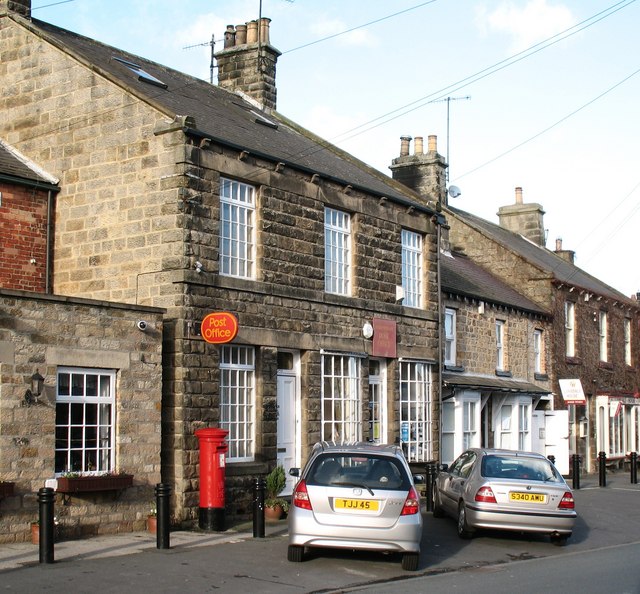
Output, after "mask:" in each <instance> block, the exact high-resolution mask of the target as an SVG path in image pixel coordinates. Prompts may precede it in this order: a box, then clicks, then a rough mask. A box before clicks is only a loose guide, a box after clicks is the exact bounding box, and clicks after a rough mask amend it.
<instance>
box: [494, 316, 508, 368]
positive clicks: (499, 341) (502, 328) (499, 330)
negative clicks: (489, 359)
mask: <svg viewBox="0 0 640 594" xmlns="http://www.w3.org/2000/svg"><path fill="white" fill-rule="evenodd" d="M505 332H506V324H505V322H504V320H496V369H497V370H498V371H504V346H505Z"/></svg>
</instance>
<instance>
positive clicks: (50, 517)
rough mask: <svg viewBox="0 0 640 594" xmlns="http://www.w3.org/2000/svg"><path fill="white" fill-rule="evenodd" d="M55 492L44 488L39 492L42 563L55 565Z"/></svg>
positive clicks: (49, 488)
mask: <svg viewBox="0 0 640 594" xmlns="http://www.w3.org/2000/svg"><path fill="white" fill-rule="evenodd" d="M54 501H55V492H54V490H53V489H52V488H51V487H43V488H42V489H40V490H39V491H38V504H39V520H40V563H53V561H54V559H53V541H54V537H55V525H54V514H53V504H54Z"/></svg>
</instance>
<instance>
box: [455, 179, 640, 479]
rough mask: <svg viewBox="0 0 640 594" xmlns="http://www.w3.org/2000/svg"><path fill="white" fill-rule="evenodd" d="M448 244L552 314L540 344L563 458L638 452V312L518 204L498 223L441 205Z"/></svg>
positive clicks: (588, 461) (531, 208)
mask: <svg viewBox="0 0 640 594" xmlns="http://www.w3.org/2000/svg"><path fill="white" fill-rule="evenodd" d="M447 212H448V221H449V224H450V226H451V232H450V237H451V243H452V245H456V246H460V247H462V248H463V249H464V251H465V253H466V254H467V255H468V256H469V257H470V258H471V259H473V260H474V261H476V262H478V263H479V264H480V265H481V266H483V267H485V268H489V269H491V270H497V271H500V276H501V278H502V279H503V280H504V281H505V282H507V283H508V284H510V285H511V286H514V287H518V291H520V292H522V293H523V294H524V295H526V296H527V297H528V298H529V299H531V300H532V301H534V302H536V303H538V304H539V305H540V306H541V307H543V308H544V309H545V310H547V311H549V312H550V313H551V314H552V316H553V325H552V328H551V331H550V334H551V336H550V340H549V341H548V345H549V348H550V349H551V361H552V366H551V368H550V369H549V376H550V378H551V387H552V390H553V393H554V395H555V408H558V409H567V410H568V411H569V412H568V414H569V449H570V453H572V454H573V453H575V454H578V455H580V456H581V457H582V461H583V468H584V469H585V470H586V471H591V472H592V471H595V470H596V469H597V466H596V464H595V462H596V459H597V456H598V453H599V452H605V454H606V455H607V458H608V459H609V460H610V461H611V462H612V463H615V464H622V462H623V460H624V458H625V456H626V454H627V453H628V452H630V451H637V450H638V448H640V416H639V415H640V404H639V403H640V401H639V400H638V398H639V397H640V338H639V336H638V334H639V332H638V328H640V326H639V324H640V307H639V306H638V302H637V300H632V299H631V298H629V297H626V296H625V295H623V294H622V293H620V292H619V291H616V290H615V289H613V288H612V287H609V286H608V285H606V284H605V283H603V282H602V281H600V280H598V279H597V278H594V277H593V276H591V275H589V274H588V273H586V272H584V271H583V270H581V269H580V268H578V267H577V266H576V265H575V264H574V261H573V253H572V252H570V251H568V250H565V249H563V248H562V242H561V240H559V241H557V242H556V246H555V247H556V250H555V251H551V250H549V249H547V248H546V247H545V245H544V237H545V232H544V226H543V214H544V213H543V210H542V207H541V206H540V205H539V204H537V203H529V204H527V203H525V202H523V199H522V190H521V188H516V200H515V204H512V205H509V206H506V207H502V208H500V210H499V212H498V217H499V220H500V224H499V225H496V224H493V223H489V222H488V221H485V220H483V219H480V218H478V217H475V216H473V215H471V214H469V213H466V212H462V211H460V210H457V209H454V208H452V207H448V209H447Z"/></svg>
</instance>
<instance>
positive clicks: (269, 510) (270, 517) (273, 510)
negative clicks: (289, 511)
mask: <svg viewBox="0 0 640 594" xmlns="http://www.w3.org/2000/svg"><path fill="white" fill-rule="evenodd" d="M283 515H284V509H283V508H282V506H281V505H274V506H273V507H269V506H265V508H264V519H265V520H266V521H267V522H277V521H278V520H279V519H280V518H281V517H282V516H283Z"/></svg>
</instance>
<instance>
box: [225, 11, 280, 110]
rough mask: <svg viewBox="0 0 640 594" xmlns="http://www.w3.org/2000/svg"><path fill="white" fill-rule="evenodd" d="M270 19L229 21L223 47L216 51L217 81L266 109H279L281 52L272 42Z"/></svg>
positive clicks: (228, 89)
mask: <svg viewBox="0 0 640 594" xmlns="http://www.w3.org/2000/svg"><path fill="white" fill-rule="evenodd" d="M270 22H271V19H267V18H262V19H259V20H256V21H250V22H248V23H246V24H244V25H237V26H236V27H234V26H233V25H228V26H227V30H226V32H225V35H224V49H223V50H222V51H220V52H218V53H217V54H216V55H215V58H216V60H217V62H218V85H219V86H220V87H221V88H222V89H226V90H227V91H231V92H233V93H242V94H244V95H247V96H248V97H250V98H251V99H253V100H254V101H256V102H257V103H258V104H259V105H260V106H261V107H262V108H263V109H265V110H266V111H270V110H275V109H276V62H277V60H278V56H280V54H281V52H279V51H278V50H277V49H276V48H274V47H273V46H272V45H271V44H270V42H269V23H270Z"/></svg>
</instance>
